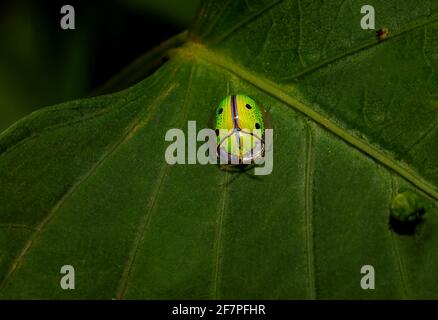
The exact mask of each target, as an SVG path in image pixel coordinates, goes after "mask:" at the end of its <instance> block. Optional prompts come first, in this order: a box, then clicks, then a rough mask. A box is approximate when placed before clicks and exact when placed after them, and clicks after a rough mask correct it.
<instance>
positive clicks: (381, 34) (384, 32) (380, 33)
mask: <svg viewBox="0 0 438 320" xmlns="http://www.w3.org/2000/svg"><path fill="white" fill-rule="evenodd" d="M376 36H377V39H378V40H379V41H383V40H386V39H387V38H388V37H389V30H388V28H381V29H379V30H377V31H376Z"/></svg>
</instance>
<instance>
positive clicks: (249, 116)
mask: <svg viewBox="0 0 438 320" xmlns="http://www.w3.org/2000/svg"><path fill="white" fill-rule="evenodd" d="M265 126H266V122H265V119H264V110H263V108H262V107H261V106H260V105H258V104H257V103H256V102H255V101H254V100H253V99H252V98H250V97H248V96H246V95H242V94H238V95H231V96H227V97H225V98H224V99H223V100H222V101H221V102H220V103H219V105H218V106H217V108H216V110H215V132H216V135H217V136H218V140H217V155H218V157H219V158H225V159H227V160H228V161H231V163H233V164H235V163H238V164H241V163H251V162H252V161H255V160H257V159H259V158H262V157H263V154H264V147H265V146H264V144H265V143H264V135H265Z"/></svg>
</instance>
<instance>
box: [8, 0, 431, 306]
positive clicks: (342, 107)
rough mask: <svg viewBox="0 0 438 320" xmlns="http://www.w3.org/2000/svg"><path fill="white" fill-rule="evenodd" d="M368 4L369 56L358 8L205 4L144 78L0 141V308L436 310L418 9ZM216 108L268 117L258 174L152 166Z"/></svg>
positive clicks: (422, 25) (36, 117) (44, 116)
mask: <svg viewBox="0 0 438 320" xmlns="http://www.w3.org/2000/svg"><path fill="white" fill-rule="evenodd" d="M369 4H371V5H373V6H374V7H375V9H376V21H377V24H378V28H380V27H386V28H388V29H389V32H390V36H389V38H387V39H386V40H383V41H379V40H378V39H377V38H376V34H375V31H373V30H367V31H364V30H362V29H361V28H360V19H361V14H360V8H361V6H362V2H359V1H349V2H344V1H330V3H328V2H322V1H304V0H301V1H251V2H250V3H249V2H248V1H227V3H226V4H224V3H223V2H221V1H206V2H205V3H204V5H203V7H202V8H201V10H200V12H199V16H198V19H197V22H196V23H195V25H194V26H193V28H192V32H191V33H190V35H189V38H188V39H187V41H185V42H184V44H183V45H181V46H179V47H178V48H174V49H170V50H169V51H168V55H169V57H170V59H169V60H168V61H167V62H166V63H165V64H164V65H162V66H161V68H160V69H159V70H158V71H156V72H155V73H154V74H153V75H151V76H149V77H148V78H146V79H145V80H143V81H141V82H140V83H138V84H136V85H134V86H132V87H130V88H128V89H126V90H124V91H121V92H118V93H115V94H112V95H105V96H101V97H96V98H91V99H84V100H79V101H72V102H67V103H64V104H61V105H58V106H54V107H50V108H46V109H44V110H43V111H39V112H36V113H34V114H32V115H31V116H29V117H27V118H25V119H23V120H22V121H20V122H19V123H17V124H16V125H15V126H13V127H12V128H10V129H9V130H8V131H6V132H4V133H3V134H2V135H1V136H0V182H1V185H0V223H1V225H0V278H1V286H0V297H2V298H62V299H77V298H98V299H112V298H118V299H122V298H125V299H131V298H145V299H160V298H167V299H173V298H175V299H192V298H196V299H209V298H220V299H228V298H245V299H252V298H261V299H263V298H265V299H275V298H281V299H294V298H303V299H307V298H309V299H314V298H316V299H327V298H358V299H380V298H393V299H398V298H414V299H419V298H438V291H437V290H436V288H437V285H438V280H437V279H438V278H437V277H436V274H435V270H436V268H435V266H436V265H437V263H438V232H437V230H438V209H437V202H438V151H437V148H436V142H437V139H438V130H437V120H438V98H437V97H438V91H437V88H438V77H437V74H436V72H435V70H437V68H438V55H437V49H438V4H436V3H435V2H431V1H420V0H417V1H410V2H407V1H404V2H403V3H401V2H400V1H396V0H393V1H384V2H382V1H370V2H369ZM149 58H150V57H149ZM149 58H148V59H147V60H148V61H152V60H153V59H149ZM131 70H132V69H131ZM231 93H244V94H247V95H249V96H251V97H253V98H255V99H256V100H257V101H259V102H261V103H262V104H263V105H264V106H266V108H267V109H268V111H269V114H270V117H271V118H272V126H273V129H274V167H273V172H272V174H270V175H267V176H253V175H251V174H245V173H230V172H228V171H223V170H220V169H219V168H218V167H217V166H215V165H205V166H202V165H198V164H197V165H175V166H171V165H168V164H167V163H166V162H165V160H164V152H165V150H166V148H167V146H168V145H169V142H166V141H165V140H164V136H165V133H166V132H167V130H169V129H171V128H182V129H184V131H185V132H187V121H188V120H196V123H197V128H198V129H201V128H204V127H208V123H209V119H210V117H211V113H212V111H213V109H214V107H215V106H216V105H217V103H219V101H220V100H221V99H222V98H223V97H224V96H226V95H227V94H231ZM402 190H410V192H414V193H415V194H416V195H417V196H416V199H417V198H418V199H420V198H421V203H425V205H424V207H425V209H426V213H425V214H424V220H423V221H422V222H421V223H420V224H419V225H418V226H417V228H416V229H415V233H414V234H413V235H402V234H399V233H397V232H395V230H393V229H391V228H390V225H389V217H390V213H391V209H390V208H391V203H392V201H393V199H394V197H395V196H396V195H397V194H398V193H399V192H402ZM63 265H73V266H74V268H75V272H76V289H75V290H62V289H61V288H60V284H59V282H60V279H61V277H62V275H61V274H60V268H61V267H62V266H63ZM363 265H372V266H373V267H374V268H375V274H376V284H375V289H374V290H363V289H361V286H360V280H361V277H362V276H363V275H362V274H361V273H360V270H361V267H362V266H363Z"/></svg>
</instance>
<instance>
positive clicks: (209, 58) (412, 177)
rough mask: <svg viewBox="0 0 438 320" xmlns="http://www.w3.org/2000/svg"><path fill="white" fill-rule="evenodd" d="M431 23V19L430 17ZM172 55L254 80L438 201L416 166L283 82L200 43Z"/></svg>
mask: <svg viewBox="0 0 438 320" xmlns="http://www.w3.org/2000/svg"><path fill="white" fill-rule="evenodd" d="M433 21H434V20H433ZM429 22H431V20H430V19H429ZM411 30H412V29H411ZM170 55H171V56H179V57H181V58H183V59H184V58H185V59H188V60H191V59H196V60H198V61H199V62H204V63H206V64H210V65H214V66H216V67H219V68H220V69H222V70H225V71H227V72H229V73H231V74H233V75H234V76H236V77H238V78H240V79H241V80H244V81H246V82H248V83H250V84H251V85H253V86H255V87H257V88H258V89H260V90H261V91H263V92H265V93H267V94H268V95H270V96H272V97H274V98H276V99H278V100H280V101H282V102H283V103H284V104H285V105H286V106H287V107H289V108H292V109H294V110H296V111H299V112H300V113H302V114H304V115H305V116H307V117H308V118H310V119H311V120H313V121H314V122H316V123H317V124H319V125H320V126H322V127H323V128H324V129H325V130H328V131H329V132H331V133H332V134H334V135H336V136H337V137H339V138H341V139H342V140H344V141H345V142H347V143H348V144H350V145H351V146H352V147H354V148H356V149H357V150H359V151H361V152H362V153H364V154H365V155H367V156H369V157H371V158H372V159H374V160H375V161H377V162H379V163H381V164H383V165H384V166H385V167H387V168H389V169H390V170H392V171H394V172H396V173H397V174H398V175H400V176H401V177H403V178H404V179H406V180H407V181H409V182H410V183H412V184H413V185H415V186H416V187H417V188H418V189H419V190H421V191H422V192H424V193H425V194H426V195H428V196H429V197H431V198H432V199H434V200H435V201H438V190H437V188H436V187H435V186H434V185H432V184H431V183H429V182H428V181H426V180H424V179H423V178H422V177H421V176H419V175H418V174H417V173H415V171H414V170H412V168H410V167H408V166H407V165H404V164H401V163H399V162H397V161H396V160H395V159H394V158H393V157H392V156H391V155H390V154H388V153H384V151H380V150H378V149H377V148H376V147H375V146H372V145H371V144H369V143H368V142H367V141H365V140H362V139H360V138H358V137H357V136H354V135H353V134H351V133H350V132H348V131H347V130H346V129H345V128H343V127H341V126H339V125H337V124H336V123H335V122H333V121H332V120H330V119H328V118H326V117H324V116H323V115H322V114H320V113H318V112H316V111H315V110H313V109H312V108H311V106H309V105H306V104H305V103H303V102H301V101H300V100H298V99H297V98H295V97H294V96H292V95H290V94H288V93H287V92H285V91H284V90H283V89H282V87H281V86H280V85H278V84H276V83H274V82H272V81H270V80H268V79H265V78H262V77H261V76H260V75H257V74H255V73H253V72H251V71H250V70H248V69H246V68H245V67H243V66H241V65H239V64H236V63H235V62H233V61H231V59H229V58H228V57H226V56H224V55H221V54H219V53H216V52H214V51H213V50H210V49H208V48H207V47H205V46H204V45H202V44H199V43H194V42H187V43H186V45H185V46H183V47H181V48H177V49H174V50H172V51H171V52H170Z"/></svg>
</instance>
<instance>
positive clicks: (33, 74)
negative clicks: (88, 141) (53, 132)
mask: <svg viewBox="0 0 438 320" xmlns="http://www.w3.org/2000/svg"><path fill="white" fill-rule="evenodd" d="M199 3H200V0H107V1H97V0H95V1H91V0H89V1H86V0H82V1H79V0H76V1H58V0H16V1H7V2H6V1H3V2H0V132H1V131H3V130H4V129H6V128H7V127H9V126H10V125H11V124H13V123H14V122H15V121H17V120H18V119H20V118H21V117H23V116H25V115H27V114H29V113H30V112H32V111H34V110H36V109H37V108H40V107H43V106H46V105H52V104H56V103H60V102H63V101H67V100H72V99H77V98H81V97H85V96H87V95H89V94H90V93H91V92H92V91H93V90H94V89H96V88H98V87H99V86H101V85H102V84H103V83H104V82H106V81H107V80H108V79H109V78H110V77H111V76H113V75H115V74H116V73H117V72H118V71H120V70H121V69H122V68H123V67H125V66H126V65H127V64H129V63H130V62H131V61H132V60H133V59H135V58H136V57H138V56H139V55H141V54H143V53H144V52H146V51H148V50H149V49H151V48H153V47H154V46H156V45H158V44H160V43H161V42H163V41H164V40H166V39H168V38H170V37H171V36H173V35H175V34H178V33H179V32H181V31H183V30H184V29H186V28H188V27H189V26H190V24H191V21H192V19H193V18H194V17H195V15H196V12H197V8H198V5H199ZM67 4H68V5H72V6H73V7H74V9H75V16H76V21H75V24H76V29H75V30H63V29H61V27H60V21H61V18H62V16H63V14H61V13H60V11H61V7H62V6H63V5H67Z"/></svg>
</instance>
